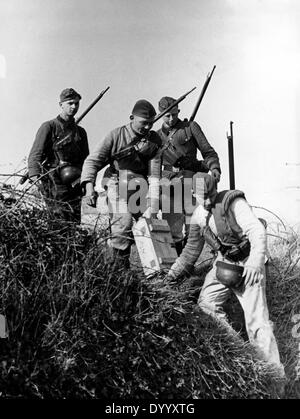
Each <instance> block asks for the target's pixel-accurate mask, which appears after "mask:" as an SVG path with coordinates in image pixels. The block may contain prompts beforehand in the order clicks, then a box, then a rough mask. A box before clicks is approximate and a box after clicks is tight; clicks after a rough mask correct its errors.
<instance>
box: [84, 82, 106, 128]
mask: <svg viewBox="0 0 300 419" xmlns="http://www.w3.org/2000/svg"><path fill="white" fill-rule="evenodd" d="M109 88H110V86H108V87H107V88H106V89H104V90H102V92H101V93H100V94H99V96H97V97H96V99H95V100H94V101H93V102H92V103H91V104H90V105H89V106H88V107H87V108H86V110H85V111H84V112H83V113H82V114H81V115H80V116H79V117H78V118H77V119H76V124H79V122H80V121H81V120H82V119H83V118H84V117H85V115H86V114H87V113H88V112H89V111H90V110H91V109H92V108H93V107H94V106H95V105H96V103H97V102H99V100H100V99H101V98H102V96H104V95H105V93H106V92H107V91H108V89H109Z"/></svg>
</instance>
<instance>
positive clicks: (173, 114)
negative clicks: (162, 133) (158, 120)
mask: <svg viewBox="0 0 300 419" xmlns="http://www.w3.org/2000/svg"><path fill="white" fill-rule="evenodd" d="M178 114H179V109H178V107H177V106H175V107H174V108H173V109H171V110H170V112H168V113H166V114H165V115H164V116H163V121H164V124H165V125H166V126H167V127H169V128H172V127H173V126H174V125H175V124H176V122H177V121H178Z"/></svg>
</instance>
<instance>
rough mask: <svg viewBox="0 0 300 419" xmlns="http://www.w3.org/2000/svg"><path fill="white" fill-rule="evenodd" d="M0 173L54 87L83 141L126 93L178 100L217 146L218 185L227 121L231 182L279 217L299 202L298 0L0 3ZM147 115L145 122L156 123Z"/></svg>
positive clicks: (122, 105) (53, 111) (46, 114)
mask: <svg viewBox="0 0 300 419" xmlns="http://www.w3.org/2000/svg"><path fill="white" fill-rule="evenodd" d="M0 15H1V27H0V91H1V95H0V118H1V119H0V124H1V158H0V165H1V166H0V167H1V171H2V173H3V172H7V171H10V172H13V171H14V170H16V169H20V168H22V167H24V158H26V157H27V156H28V154H29V151H30V148H31V145H32V142H33V140H34V136H35V134H36V131H37V129H38V128H39V126H40V125H41V123H42V122H43V121H45V120H48V119H51V118H53V117H55V116H56V115H57V114H58V113H59V107H58V97H59V93H60V92H61V90H62V89H64V88H65V87H73V88H75V89H76V90H77V91H79V93H80V94H81V95H82V101H81V107H80V110H79V113H78V115H79V114H80V113H81V112H83V110H84V109H85V108H86V107H87V106H88V105H89V104H90V103H91V102H92V101H93V100H94V99H95V97H96V96H97V95H98V94H99V93H100V91H101V90H103V89H104V88H106V87H107V86H110V90H109V91H108V92H107V94H106V95H105V96H104V97H103V99H102V100H101V102H99V103H98V104H97V105H96V106H95V108H93V110H92V111H91V112H90V113H89V114H88V115H87V116H86V117H85V118H84V120H83V121H82V122H81V125H82V126H83V127H84V128H85V129H86V130H87V132H88V136H89V143H90V148H91V149H93V147H94V146H95V144H96V142H97V141H101V139H102V138H103V137H104V136H105V135H106V134H107V132H108V131H110V130H111V129H113V128H115V127H117V126H120V125H123V124H125V123H127V122H128V120H129V119H128V118H129V115H130V113H131V110H132V107H133V105H134V103H135V101H136V100H138V99H141V98H144V99H148V100H149V101H151V102H152V103H153V105H154V106H155V107H156V108H157V102H158V100H159V99H160V98H161V97H162V96H165V95H169V96H174V97H179V96H181V95H182V94H183V93H184V92H186V91H188V90H190V89H191V88H192V87H194V86H197V90H195V91H194V92H193V93H192V94H191V95H190V96H189V97H188V98H187V99H186V100H185V101H184V102H182V105H181V115H182V117H189V116H190V114H191V112H192V110H193V108H194V106H195V103H196V101H197V98H198V95H199V94H200V91H201V88H202V85H203V83H204V81H205V79H206V76H207V74H208V73H209V72H210V71H211V70H212V68H213V66H214V65H216V70H215V72H214V75H213V78H212V80H211V83H210V85H209V88H208V90H207V93H206V96H205V98H204V100H203V102H202V105H201V107H200V109H199V112H198V114H197V117H196V121H197V122H198V123H199V124H200V125H201V126H202V129H203V130H204V132H205V134H206V136H207V138H208V140H209V141H210V143H211V144H212V145H213V147H214V148H215V149H216V151H217V152H218V153H219V156H220V160H221V166H222V170H223V174H222V181H221V183H220V189H225V188H228V187H229V176H228V157H227V139H226V132H227V131H229V124H230V121H233V122H234V124H233V134H234V146H235V174H236V187H237V188H239V189H242V190H244V191H245V193H246V196H247V198H248V200H249V202H250V203H251V204H253V205H257V206H263V207H265V208H267V209H270V210H272V211H274V212H275V213H276V214H278V215H279V216H281V217H284V218H285V219H286V220H287V221H288V222H291V223H292V224H295V223H296V222H298V221H299V209H300V193H299V191H300V189H299V188H300V180H299V179H300V146H299V135H300V122H299V117H298V116H299V115H300V107H299V103H300V99H299V98H300V95H299V85H300V33H299V32H300V29H299V27H300V25H299V21H300V2H299V1H297V0H184V1H182V0H151V1H149V0H84V1H79V0H51V1H45V0H0ZM159 126H160V125H159V123H157V124H156V125H155V126H154V128H156V129H158V128H159Z"/></svg>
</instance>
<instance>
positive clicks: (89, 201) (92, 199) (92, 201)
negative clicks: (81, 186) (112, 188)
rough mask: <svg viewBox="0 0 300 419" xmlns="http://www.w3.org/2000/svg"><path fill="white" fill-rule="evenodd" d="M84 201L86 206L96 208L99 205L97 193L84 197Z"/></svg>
mask: <svg viewBox="0 0 300 419" xmlns="http://www.w3.org/2000/svg"><path fill="white" fill-rule="evenodd" d="M82 201H83V203H84V204H86V205H88V206H90V207H94V208H96V203H97V193H96V192H93V193H92V194H86V195H84V196H83V197H82Z"/></svg>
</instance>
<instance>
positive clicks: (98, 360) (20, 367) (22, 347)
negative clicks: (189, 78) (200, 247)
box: [0, 202, 298, 399]
mask: <svg viewBox="0 0 300 419" xmlns="http://www.w3.org/2000/svg"><path fill="white" fill-rule="evenodd" d="M106 234H107V230H105V229H104V230H102V231H100V232H99V231H98V233H97V234H95V233H94V234H87V233H86V232H85V231H84V230H81V229H79V228H78V227H76V226H74V225H72V224H68V223H66V222H62V221H58V220H55V219H53V217H52V216H51V214H49V213H48V212H47V211H46V210H45V209H41V208H36V207H28V208H24V207H22V208H21V206H20V205H15V206H14V205H13V206H11V203H10V206H9V207H8V206H7V204H6V203H5V202H2V203H1V206H0V284H1V285H0V302H1V308H0V312H1V313H2V314H5V316H6V317H7V320H8V328H9V338H8V339H1V341H0V353H1V365H0V368H1V375H0V393H1V396H2V397H4V398H103V397H108V398H125V397H126V398H180V399H184V398H215V399H219V398H234V399H236V398H245V399H246V398H276V397H278V396H277V394H276V387H275V380H274V377H273V376H272V372H271V371H269V370H268V368H267V366H266V365H265V364H264V363H263V362H262V361H260V360H259V359H258V358H257V357H256V355H255V353H254V352H253V350H252V348H251V347H250V346H249V345H248V344H247V343H245V342H243V341H242V340H241V339H239V338H237V337H236V336H231V335H229V334H228V332H227V331H226V329H224V328H223V327H222V326H221V325H219V324H216V323H215V322H214V321H213V320H212V319H210V318H208V317H207V316H205V315H204V314H203V313H200V312H199V311H198V309H197V306H196V305H195V292H197V288H195V283H191V282H190V283H189V285H187V284H185V285H184V284H182V285H181V286H179V287H174V285H172V284H166V283H165V282H164V281H163V279H161V278H160V277H159V276H157V277H155V278H152V280H147V281H146V280H144V279H143V278H141V277H140V275H138V273H137V272H124V271H123V270H121V269H120V267H118V266H117V265H116V264H115V263H114V261H112V260H110V259H109V256H108V252H107V249H106V247H105V240H104V239H105V235H106ZM99 236H101V237H102V239H103V240H102V241H101V239H100V240H99ZM272 263H274V264H275V265H276V267H278V266H277V262H276V258H274V260H272ZM283 269H285V270H286V272H288V275H285V276H284V278H285V279H284V281H285V284H284V285H283V284H282V282H280V281H281V280H282V279H281V280H280V281H278V279H276V280H275V278H274V281H273V282H272V284H273V285H272V288H271V290H272V295H273V298H272V301H271V303H270V310H271V314H272V316H273V318H274V316H275V321H276V316H277V317H279V314H280V313H283V314H284V319H285V323H284V322H283V323H281V324H279V328H278V330H277V331H276V333H277V337H278V338H279V342H280V345H281V349H283V350H284V351H285V352H284V354H285V355H284V356H285V360H286V361H287V362H288V366H289V368H290V369H291V371H292V369H293V366H294V363H295V353H294V350H293V349H292V347H289V349H288V348H286V346H285V345H286V341H285V339H286V336H287V335H289V333H290V329H289V327H290V325H289V323H288V321H289V320H288V319H289V318H290V317H288V315H289V316H291V315H292V310H297V307H298V306H297V303H296V300H295V302H292V305H291V306H290V301H291V299H289V300H288V299H285V294H283V292H282V290H283V288H284V290H286V292H287V290H288V289H291V288H290V287H293V289H294V292H295V283H296V281H294V280H291V279H290V280H289V281H288V280H287V278H291V277H292V276H293V275H294V273H295V269H296V267H293V266H292V264H291V265H289V268H288V271H287V265H284V266H279V267H278V270H279V272H282V270H283ZM280 278H281V277H280ZM279 284H280V286H279ZM196 285H197V284H196ZM198 285H199V284H198ZM276 287H277V288H276ZM278 287H279V289H278ZM276 292H277V293H278V294H276ZM274 294H276V295H277V297H276V298H275V297H274ZM282 295H284V302H282V301H281V304H279V300H280V299H282V298H283V297H282ZM293 296H294V297H293V298H296V294H295V293H294V294H293ZM283 306H284V308H283ZM290 308H291V310H290ZM282 318H283V317H282ZM281 333H282V336H281V335H280V334H281ZM284 333H285V335H284ZM289 339H290V342H291V343H294V342H293V340H292V339H291V336H290V335H289ZM293 391H294V393H293V394H295V395H296V393H295V388H293Z"/></svg>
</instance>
